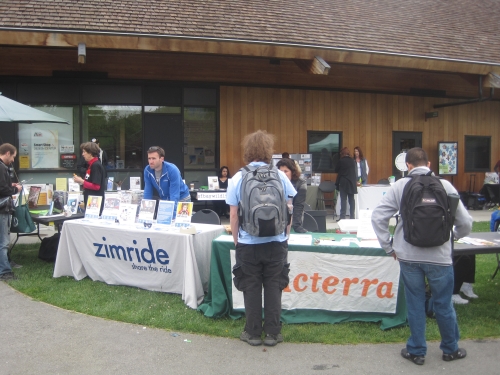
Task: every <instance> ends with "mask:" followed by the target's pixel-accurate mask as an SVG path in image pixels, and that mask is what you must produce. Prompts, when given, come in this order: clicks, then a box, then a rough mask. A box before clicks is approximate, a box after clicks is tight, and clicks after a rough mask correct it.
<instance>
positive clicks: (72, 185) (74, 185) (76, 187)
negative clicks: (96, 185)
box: [68, 178, 80, 191]
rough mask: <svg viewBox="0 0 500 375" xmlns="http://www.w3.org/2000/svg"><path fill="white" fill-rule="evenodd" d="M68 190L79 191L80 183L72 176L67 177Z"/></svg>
mask: <svg viewBox="0 0 500 375" xmlns="http://www.w3.org/2000/svg"><path fill="white" fill-rule="evenodd" d="M68 191H80V185H79V184H77V183H76V182H75V180H74V179H73V178H68Z"/></svg>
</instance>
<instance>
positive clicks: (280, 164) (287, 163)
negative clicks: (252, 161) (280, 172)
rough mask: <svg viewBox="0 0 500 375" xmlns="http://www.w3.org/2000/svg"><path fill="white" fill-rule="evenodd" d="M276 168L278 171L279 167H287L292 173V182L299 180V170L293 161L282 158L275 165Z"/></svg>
mask: <svg viewBox="0 0 500 375" xmlns="http://www.w3.org/2000/svg"><path fill="white" fill-rule="evenodd" d="M276 167H277V168H278V169H280V167H287V168H288V169H290V171H291V172H292V181H296V180H298V179H299V178H300V173H299V170H298V169H297V166H296V165H295V161H293V160H292V159H288V158H283V159H281V160H280V161H278V162H277V163H276Z"/></svg>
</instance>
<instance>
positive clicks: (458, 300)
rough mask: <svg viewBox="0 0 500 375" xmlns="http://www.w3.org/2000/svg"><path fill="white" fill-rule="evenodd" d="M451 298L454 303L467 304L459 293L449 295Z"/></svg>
mask: <svg viewBox="0 0 500 375" xmlns="http://www.w3.org/2000/svg"><path fill="white" fill-rule="evenodd" d="M451 300H452V301H453V303H454V304H456V305H467V304H468V303H469V301H468V300H466V299H465V298H462V297H460V294H454V295H452V296H451Z"/></svg>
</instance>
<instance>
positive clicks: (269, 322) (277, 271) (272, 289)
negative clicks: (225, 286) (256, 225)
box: [226, 130, 297, 346]
mask: <svg viewBox="0 0 500 375" xmlns="http://www.w3.org/2000/svg"><path fill="white" fill-rule="evenodd" d="M242 145H243V155H244V156H243V158H244V161H245V163H247V164H248V165H249V166H251V167H258V166H265V165H268V164H269V163H270V162H271V158H272V155H273V151H274V137H273V136H272V135H270V134H267V133H266V132H265V131H262V130H259V131H257V132H255V133H252V134H249V135H247V136H246V137H245V138H244V139H243V143H242ZM277 172H278V174H279V177H280V179H281V182H282V184H283V191H284V193H285V195H284V197H283V199H286V198H285V197H291V198H293V197H294V196H295V194H296V193H297V192H296V191H295V189H294V188H293V186H292V184H291V182H290V180H289V179H288V177H286V175H285V174H284V173H283V172H281V171H279V170H277ZM248 173H251V172H248ZM242 177H243V176H242V172H241V171H239V172H238V173H236V174H235V175H234V176H233V178H232V179H231V180H230V181H229V184H228V187H227V197H226V203H227V204H229V212H230V223H231V231H232V233H233V239H234V244H235V246H236V263H235V265H234V267H233V274H234V284H235V287H236V288H237V289H238V290H239V291H241V292H243V300H244V304H245V316H246V324H245V330H244V331H243V332H242V333H241V335H240V340H242V341H245V342H247V343H248V344H250V345H254V346H255V345H261V344H262V338H261V336H262V331H264V332H265V338H264V345H268V346H274V345H276V344H277V343H280V342H282V341H283V336H282V335H281V321H280V319H281V294H282V290H283V289H284V288H285V287H286V286H287V285H288V267H289V265H288V264H287V256H288V242H287V237H286V233H285V231H284V232H283V233H281V234H279V235H276V236H272V237H255V236H251V235H250V234H248V233H247V232H245V231H244V230H243V229H241V228H240V223H239V219H238V204H239V202H240V199H241V191H240V190H241V185H242ZM262 289H264V327H262Z"/></svg>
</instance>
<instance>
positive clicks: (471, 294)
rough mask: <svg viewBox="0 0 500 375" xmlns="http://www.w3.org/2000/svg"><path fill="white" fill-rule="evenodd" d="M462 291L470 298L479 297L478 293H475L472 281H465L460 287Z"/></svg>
mask: <svg viewBox="0 0 500 375" xmlns="http://www.w3.org/2000/svg"><path fill="white" fill-rule="evenodd" d="M460 291H461V292H462V293H463V294H464V295H465V296H466V297H469V298H478V295H477V294H475V293H474V291H473V290H472V284H470V283H463V284H462V287H461V288H460Z"/></svg>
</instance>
